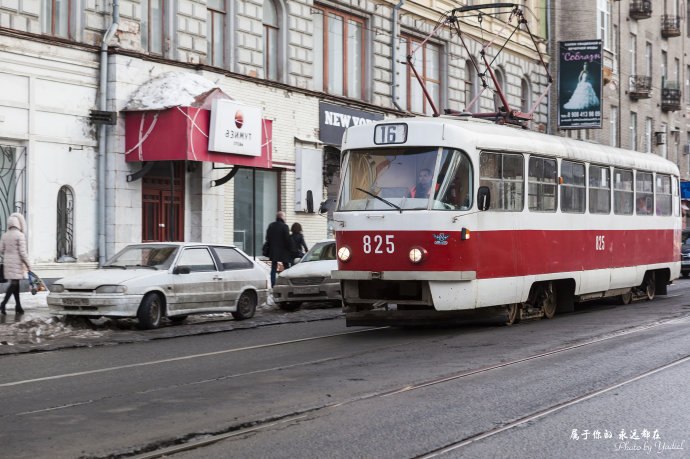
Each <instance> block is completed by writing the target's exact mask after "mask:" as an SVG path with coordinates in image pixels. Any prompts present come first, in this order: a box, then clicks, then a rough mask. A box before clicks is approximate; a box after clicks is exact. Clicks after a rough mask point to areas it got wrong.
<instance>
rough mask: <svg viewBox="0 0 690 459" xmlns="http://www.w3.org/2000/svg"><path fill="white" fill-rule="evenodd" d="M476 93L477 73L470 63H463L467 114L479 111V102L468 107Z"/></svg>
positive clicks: (477, 88)
mask: <svg viewBox="0 0 690 459" xmlns="http://www.w3.org/2000/svg"><path fill="white" fill-rule="evenodd" d="M478 92H479V81H478V78H477V71H476V70H475V69H474V64H472V61H470V60H468V61H466V62H465V110H467V111H468V112H478V111H479V100H477V102H475V103H474V104H473V105H472V106H471V107H468V105H469V103H470V102H472V99H474V98H475V97H476V96H477V93H478Z"/></svg>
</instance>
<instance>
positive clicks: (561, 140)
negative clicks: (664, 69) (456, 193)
mask: <svg viewBox="0 0 690 459" xmlns="http://www.w3.org/2000/svg"><path fill="white" fill-rule="evenodd" d="M393 123H406V124H407V125H408V138H407V142H405V144H403V145H395V146H396V147H402V146H410V147H414V146H428V145H430V144H432V142H434V141H433V139H434V138H437V139H438V142H437V143H438V144H439V146H453V147H456V148H465V149H469V148H471V147H472V146H474V147H475V148H476V149H477V150H491V151H507V152H520V153H528V154H538V155H549V156H556V157H559V158H566V159H572V160H579V161H587V162H591V163H596V164H604V165H611V166H616V167H622V168H634V169H641V170H650V171H655V172H662V173H669V174H675V175H678V174H679V170H678V166H677V165H676V164H675V163H673V162H671V161H669V160H667V159H664V158H662V157H660V156H658V155H655V154H653V153H640V152H637V151H632V150H625V149H622V148H615V147H609V146H606V145H600V144H596V143H590V142H586V141H582V140H573V139H569V138H567V137H560V136H555V135H549V134H542V133H539V132H534V131H529V130H526V129H521V128H517V127H512V126H500V125H497V124H495V123H493V122H489V121H484V120H478V119H476V118H459V117H446V116H441V117H436V118H431V117H414V118H399V119H395V120H392V119H387V120H382V121H380V122H376V123H371V124H366V125H360V126H355V127H351V128H349V129H348V131H349V132H352V134H356V135H348V134H349V132H348V133H346V135H345V137H344V139H343V149H349V148H368V147H372V146H373V143H372V139H373V138H374V126H376V125H377V124H393ZM420 128H421V129H420ZM391 146H392V145H391Z"/></svg>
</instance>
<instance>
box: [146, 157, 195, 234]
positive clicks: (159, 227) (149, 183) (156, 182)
mask: <svg viewBox="0 0 690 459" xmlns="http://www.w3.org/2000/svg"><path fill="white" fill-rule="evenodd" d="M184 185H185V183H184V161H160V162H157V163H156V164H155V165H154V166H153V168H152V169H151V170H150V171H149V172H148V173H147V174H146V175H145V176H144V177H143V178H142V186H141V208H142V219H141V221H142V225H141V226H142V234H141V241H142V242H166V241H182V240H184V193H185V186H184Z"/></svg>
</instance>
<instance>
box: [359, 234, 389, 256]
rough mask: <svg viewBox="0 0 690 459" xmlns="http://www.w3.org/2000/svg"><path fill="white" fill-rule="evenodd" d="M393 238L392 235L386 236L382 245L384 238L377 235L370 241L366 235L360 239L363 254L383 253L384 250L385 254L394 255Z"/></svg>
mask: <svg viewBox="0 0 690 459" xmlns="http://www.w3.org/2000/svg"><path fill="white" fill-rule="evenodd" d="M393 236H394V235H393V234H386V236H385V243H384V236H381V235H380V234H377V235H376V236H374V238H373V241H372V238H371V236H369V235H368V234H367V235H365V236H364V237H363V238H362V249H363V250H364V253H383V249H384V248H385V250H386V252H387V253H394V252H395V244H394V243H393Z"/></svg>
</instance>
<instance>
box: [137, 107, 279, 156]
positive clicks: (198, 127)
mask: <svg viewBox="0 0 690 459" xmlns="http://www.w3.org/2000/svg"><path fill="white" fill-rule="evenodd" d="M210 118H211V111H210V110H208V109H205V108H197V107H172V108H168V109H165V110H157V111H133V112H126V114H125V160H126V161H170V160H189V161H213V162H216V163H223V164H230V165H238V166H251V167H260V168H266V169H269V168H271V165H272V161H271V151H272V137H273V122H272V121H271V120H266V119H264V120H262V123H261V155H260V156H247V155H235V154H229V153H218V152H214V151H208V133H209V123H210Z"/></svg>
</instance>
